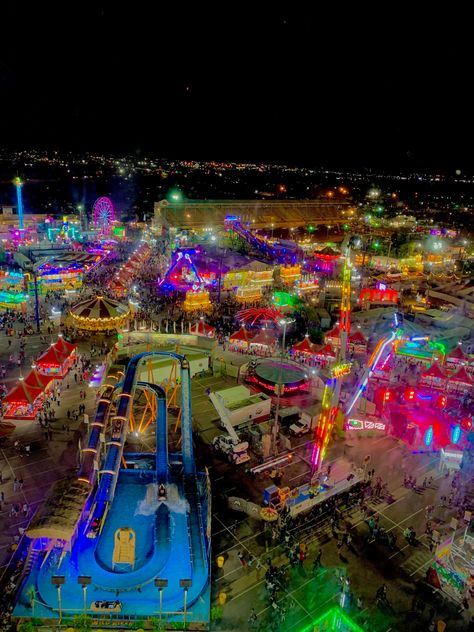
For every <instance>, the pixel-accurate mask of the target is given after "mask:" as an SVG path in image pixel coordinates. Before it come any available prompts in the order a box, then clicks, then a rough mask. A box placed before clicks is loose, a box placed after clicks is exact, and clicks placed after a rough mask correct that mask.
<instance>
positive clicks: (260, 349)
mask: <svg viewBox="0 0 474 632" xmlns="http://www.w3.org/2000/svg"><path fill="white" fill-rule="evenodd" d="M276 347H277V338H276V335H275V332H274V331H273V330H270V329H261V330H260V331H259V332H258V333H257V334H256V335H255V336H253V338H252V339H251V340H250V352H251V353H255V354H256V355H261V356H268V355H271V354H272V353H273V352H274V351H275V349H276Z"/></svg>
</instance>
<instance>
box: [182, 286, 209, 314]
mask: <svg viewBox="0 0 474 632" xmlns="http://www.w3.org/2000/svg"><path fill="white" fill-rule="evenodd" d="M183 310H184V311H185V312H210V311H211V310H212V303H211V299H210V296H209V292H208V291H207V290H197V291H194V290H188V291H187V292H186V298H185V299H184V301H183Z"/></svg>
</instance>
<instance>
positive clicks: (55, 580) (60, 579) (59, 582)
mask: <svg viewBox="0 0 474 632" xmlns="http://www.w3.org/2000/svg"><path fill="white" fill-rule="evenodd" d="M51 583H52V584H53V586H56V588H57V589H58V612H59V623H61V619H62V618H63V609H62V606H61V586H64V584H65V583H66V578H65V577H64V575H53V576H52V577H51Z"/></svg>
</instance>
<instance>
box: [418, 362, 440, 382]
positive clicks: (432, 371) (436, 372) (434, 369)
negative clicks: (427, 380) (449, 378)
mask: <svg viewBox="0 0 474 632" xmlns="http://www.w3.org/2000/svg"><path fill="white" fill-rule="evenodd" d="M421 375H422V377H436V378H442V379H443V380H445V379H446V375H445V374H444V373H443V371H441V369H440V368H439V365H438V364H436V362H435V363H434V364H432V365H431V366H430V368H429V369H426V371H424V372H423V373H422V374H421Z"/></svg>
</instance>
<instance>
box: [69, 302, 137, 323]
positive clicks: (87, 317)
mask: <svg viewBox="0 0 474 632" xmlns="http://www.w3.org/2000/svg"><path fill="white" fill-rule="evenodd" d="M70 314H71V317H72V319H73V321H74V323H75V325H76V326H77V327H78V328H79V329H87V330H91V331H101V330H105V329H115V328H117V327H121V326H123V325H124V324H125V322H126V321H127V319H128V317H129V316H130V309H129V308H128V307H127V306H125V305H122V304H121V303H119V302H117V301H114V300H113V299H110V298H104V297H102V296H96V298H92V299H88V300H87V301H81V302H80V303H76V305H73V306H72V307H71V310H70Z"/></svg>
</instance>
